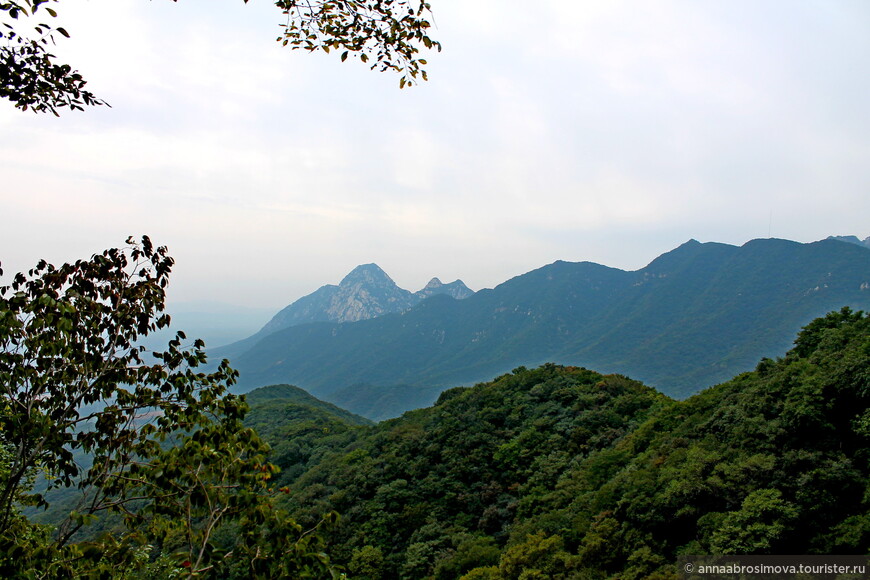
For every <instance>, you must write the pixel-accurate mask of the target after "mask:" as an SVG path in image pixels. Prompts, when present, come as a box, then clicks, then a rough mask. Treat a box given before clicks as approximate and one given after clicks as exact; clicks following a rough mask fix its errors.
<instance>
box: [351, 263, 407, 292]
mask: <svg viewBox="0 0 870 580" xmlns="http://www.w3.org/2000/svg"><path fill="white" fill-rule="evenodd" d="M353 284H376V285H379V286H396V283H395V282H393V279H392V278H390V277H389V276H388V275H387V273H386V272H384V271H383V270H382V269H381V267H380V266H378V265H377V264H374V263H372V264H361V265H359V266H357V267H356V268H354V269H353V270H351V271H350V273H349V274H348V275H347V276H345V277H344V278H342V280H341V282H340V283H339V284H338V285H339V287H344V286H351V285H353ZM396 287H397V288H398V286H396Z"/></svg>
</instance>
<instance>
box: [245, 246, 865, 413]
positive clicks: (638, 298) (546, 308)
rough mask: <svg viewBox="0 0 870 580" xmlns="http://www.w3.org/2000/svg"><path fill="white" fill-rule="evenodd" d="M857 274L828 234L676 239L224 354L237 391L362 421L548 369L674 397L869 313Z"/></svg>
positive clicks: (854, 261) (305, 329)
mask: <svg viewBox="0 0 870 580" xmlns="http://www.w3.org/2000/svg"><path fill="white" fill-rule="evenodd" d="M867 272H870V252H867V251H866V249H865V248H862V247H859V246H856V245H854V244H844V243H842V242H837V241H833V240H828V241H822V242H816V243H812V244H798V243H796V242H788V241H785V240H755V241H752V242H749V243H747V244H746V245H744V246H742V247H735V246H729V245H725V244H713V243H707V244H701V243H699V242H688V243H686V244H683V245H682V246H680V247H679V248H677V249H675V250H673V251H671V252H669V253H667V254H664V255H663V256H661V257H659V258H657V259H656V260H654V261H653V262H652V263H651V264H649V265H648V266H646V267H645V268H642V269H640V270H637V271H634V272H626V271H622V270H617V269H614V268H606V267H604V266H600V265H597V264H591V263H589V262H581V263H567V262H556V263H553V264H550V265H548V266H544V267H542V268H539V269H537V270H534V271H532V272H528V273H527V274H523V275H522V276H517V277H515V278H512V279H511V280H508V281H507V282H505V283H503V284H500V285H498V286H497V287H495V288H493V289H492V290H488V291H484V292H478V293H476V294H474V295H473V296H470V297H468V298H466V299H464V300H450V299H449V298H448V297H446V296H442V297H440V298H441V299H438V298H439V297H437V296H436V297H433V298H431V299H428V300H425V301H423V302H422V303H420V304H419V305H417V306H416V307H414V308H413V309H411V310H409V311H407V312H405V313H404V314H402V315H401V316H381V317H378V318H375V319H373V320H369V321H366V322H365V323H352V324H316V325H315V324H310V325H301V326H294V327H291V328H286V329H284V330H282V331H281V332H277V333H274V334H272V335H270V336H265V337H261V339H259V340H258V342H257V343H256V344H249V345H247V347H246V349H247V350H246V352H243V353H238V354H237V355H236V354H233V355H232V356H231V358H230V360H231V362H232V364H233V366H234V368H237V369H239V371H240V372H241V378H240V386H242V387H255V386H260V385H264V384H273V383H281V382H289V383H292V384H297V385H299V386H302V387H303V388H305V389H307V390H309V391H310V392H311V393H312V394H313V395H315V396H318V397H321V398H327V399H328V400H330V401H332V402H334V403H336V404H338V405H341V406H343V407H345V408H347V409H349V410H351V411H353V412H355V413H358V414H362V415H365V416H367V417H369V418H383V415H381V414H380V413H381V412H382V411H383V410H384V409H389V410H390V411H393V412H394V414H393V415H390V416H398V415H399V414H400V413H401V412H402V411H405V410H409V409H414V408H419V407H422V406H428V405H431V404H432V402H434V401H435V399H436V396H435V393H436V392H437V391H438V390H441V389H443V388H445V387H453V386H457V385H468V384H474V383H475V382H479V381H483V380H489V379H490V378H492V377H494V376H498V375H500V374H502V373H504V372H506V371H507V370H509V369H512V368H514V367H517V366H519V365H526V366H533V365H538V364H541V363H543V362H547V361H550V362H556V363H561V364H566V365H571V364H574V365H582V366H586V367H588V368H593V369H609V370H610V371H612V372H619V373H620V374H624V375H627V376H630V377H632V378H634V379H637V380H641V381H643V382H644V383H645V384H647V385H650V386H653V387H656V388H658V389H659V390H661V391H662V392H664V393H665V394H667V395H669V396H672V397H674V398H685V397H688V396H690V395H692V394H694V393H697V392H698V391H700V390H701V389H702V388H705V387H707V386H711V385H715V384H718V383H721V382H725V381H727V380H729V379H731V378H732V377H733V376H734V375H736V374H738V373H741V372H745V371H747V370H751V369H752V368H754V367H755V365H756V363H757V362H758V361H759V359H761V358H762V357H775V356H781V355H782V354H783V353H785V352H786V351H787V350H788V349H789V347H790V343H791V341H792V339H793V338H794V336H795V335H796V334H797V332H798V331H799V330H800V328H801V327H802V326H803V325H805V324H807V323H808V322H809V321H811V320H813V319H814V318H816V317H819V316H824V315H825V313H827V312H829V311H831V310H833V309H839V308H840V307H841V306H843V305H850V306H852V307H853V308H855V309H856V310H857V309H863V310H870V292H868V291H867V290H866V289H865V290H861V288H862V284H864V283H865V282H867V281H868V277H867ZM864 287H865V288H866V286H864ZM361 344H364V345H365V348H360V347H359V345H361ZM366 383H368V384H369V385H374V386H368V387H362V388H360V387H358V385H364V384H366ZM392 385H406V386H402V387H392ZM343 386H346V387H347V388H345V389H342V388H341V387H343ZM429 396H431V398H429V399H426V398H425V397H429ZM373 401H376V402H377V406H375V405H372V402H373Z"/></svg>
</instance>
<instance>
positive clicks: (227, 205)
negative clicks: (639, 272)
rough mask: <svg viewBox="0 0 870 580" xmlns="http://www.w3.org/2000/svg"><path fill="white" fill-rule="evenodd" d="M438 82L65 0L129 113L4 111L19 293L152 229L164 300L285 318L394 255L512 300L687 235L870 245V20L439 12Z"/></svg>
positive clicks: (86, 68)
mask: <svg viewBox="0 0 870 580" xmlns="http://www.w3.org/2000/svg"><path fill="white" fill-rule="evenodd" d="M431 4H432V9H433V12H434V14H433V21H434V23H435V25H436V28H435V30H434V31H433V34H432V36H433V37H434V38H435V39H437V40H440V41H441V42H442V44H443V51H442V52H440V53H436V52H433V53H431V54H428V55H425V56H426V58H427V59H428V61H429V64H428V65H427V66H426V69H427V70H428V73H429V78H430V80H429V82H428V83H422V84H421V85H420V86H417V87H413V88H411V89H404V90H400V89H399V86H398V84H399V76H398V75H395V74H392V73H378V72H373V71H370V70H369V69H368V66H366V65H364V64H362V63H360V62H359V61H358V60H356V59H348V61H347V62H344V63H341V62H340V61H339V59H338V55H336V54H335V53H331V54H329V55H326V54H308V53H304V52H302V51H290V50H288V49H287V48H284V47H281V46H280V45H279V44H278V43H276V42H275V39H276V37H277V36H278V35H279V33H280V29H279V27H278V24H279V23H280V22H281V21H282V17H281V14H280V12H279V11H278V10H277V9H276V8H275V6H274V5H273V4H271V3H270V2H268V1H267V0H251V2H249V3H248V4H245V3H243V2H242V0H180V1H178V2H177V3H176V2H170V1H168V0H152V1H145V0H62V1H61V2H59V3H57V4H56V5H55V8H56V10H57V12H58V14H59V15H58V18H57V19H54V21H53V23H54V24H56V25H62V26H64V27H65V28H66V29H67V30H68V31H69V32H70V34H71V35H72V38H71V39H63V38H59V40H58V44H57V46H56V47H55V48H54V53H55V54H57V55H58V57H59V59H60V60H62V61H65V62H69V63H70V64H72V65H73V66H74V68H76V69H78V70H79V71H80V72H81V73H82V74H83V75H84V76H85V78H86V79H88V81H89V84H88V88H89V89H90V90H91V91H93V92H94V93H96V94H97V95H98V96H99V97H101V98H104V99H105V100H107V101H108V102H109V103H110V104H111V108H108V107H99V108H89V109H87V110H86V111H85V112H75V113H65V114H63V115H62V116H61V117H60V118H55V117H54V116H52V115H35V114H32V113H30V112H27V113H22V112H20V111H18V110H16V109H14V108H12V106H11V105H10V104H8V103H6V104H3V102H0V176H2V180H0V214H2V217H3V227H2V228H0V262H2V267H3V269H4V270H5V271H6V274H7V276H6V279H8V277H9V274H11V273H13V272H17V271H22V270H26V269H28V268H30V267H32V266H33V265H35V263H36V262H37V261H38V260H39V259H41V258H45V259H47V260H49V261H50V262H53V263H61V262H64V261H71V260H75V259H78V258H83V257H87V256H89V255H91V254H92V253H94V252H99V251H101V250H102V249H105V248H109V247H116V246H119V245H123V243H124V240H125V239H126V238H127V236H129V235H134V236H139V235H142V234H147V235H149V236H150V237H151V238H152V239H153V240H154V241H155V242H156V243H158V244H161V245H167V246H168V247H169V249H170V253H171V254H172V255H173V256H174V257H175V258H176V260H177V263H176V266H175V268H174V270H173V275H172V283H171V285H170V290H169V300H170V303H171V304H172V303H177V304H182V303H183V304H189V303H195V302H203V303H222V304H229V305H235V306H238V307H239V308H242V307H245V308H258V309H263V310H269V309H272V310H274V311H277V310H278V309H280V308H281V307H283V306H285V305H287V304H289V303H291V302H293V301H294V300H296V299H297V298H299V297H301V296H303V295H305V294H308V293H310V292H312V291H314V290H315V289H317V288H318V287H319V286H321V285H323V284H327V283H332V284H336V283H338V282H339V281H340V280H341V278H342V277H343V276H344V275H345V274H347V273H348V272H349V271H350V270H351V269H352V268H353V267H354V266H356V265H358V264H363V263H369V262H376V263H377V264H379V265H380V266H381V267H382V268H383V269H384V270H385V271H386V272H387V273H388V274H389V275H390V276H391V277H392V278H393V279H394V280H395V281H396V282H397V283H398V284H399V285H400V286H402V287H403V288H407V289H409V290H412V291H415V290H418V289H420V288H422V287H423V286H424V285H425V284H426V283H427V282H428V280H429V279H430V278H432V277H434V276H437V277H439V278H441V280H442V281H444V282H449V281H452V280H455V279H457V278H459V279H462V280H463V281H465V283H466V284H467V285H468V286H470V287H471V288H472V289H475V290H477V289H480V288H484V287H493V286H495V285H497V284H499V283H501V282H503V281H505V280H507V279H509V278H511V277H513V276H516V275H520V274H523V273H525V272H527V271H529V270H532V269H534V268H537V267H540V266H543V265H545V264H547V263H551V262H553V261H555V260H567V261H584V260H589V261H593V262H597V263H601V264H605V265H608V266H613V267H618V268H622V269H627V270H634V269H638V268H641V267H643V266H644V265H646V264H647V263H649V262H650V261H651V260H653V259H654V258H655V257H656V256H658V255H660V254H662V253H664V252H667V251H669V250H671V249H673V248H675V247H677V246H678V245H680V244H681V243H683V242H685V241H687V240H689V239H692V238H694V239H697V240H700V241H704V242H706V241H716V242H724V243H729V244H737V245H740V244H743V243H745V242H747V241H748V240H751V239H754V238H764V237H779V238H786V239H791V240H796V241H799V242H811V241H815V240H819V239H823V238H825V237H827V236H828V235H850V234H854V235H857V236H859V237H861V238H864V237H866V236H868V235H870V74H868V70H870V3H868V2H866V0H854V1H846V0H819V1H810V0H797V1H795V0H783V1H778V0H766V1H764V2H758V1H757V0H721V1H713V0H711V1H705V2H698V1H696V0H686V1H665V0H655V1H649V2H647V1H643V2H641V1H638V0H636V1H634V2H623V1H619V0H609V1H607V2H582V1H580V2H577V1H575V2H569V1H567V0H560V1H557V0H538V1H537V2H535V3H529V2H519V1H515V0H497V1H496V0H474V1H473V2H470V1H468V0H431Z"/></svg>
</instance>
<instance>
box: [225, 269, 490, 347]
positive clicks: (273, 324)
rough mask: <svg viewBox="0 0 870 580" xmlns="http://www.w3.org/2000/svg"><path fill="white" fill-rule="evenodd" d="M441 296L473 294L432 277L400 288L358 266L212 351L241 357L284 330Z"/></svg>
mask: <svg viewBox="0 0 870 580" xmlns="http://www.w3.org/2000/svg"><path fill="white" fill-rule="evenodd" d="M439 294H444V295H447V296H450V297H452V298H455V299H457V300H462V299H463V298H468V297H469V296H471V295H472V294H474V291H472V290H471V289H469V288H468V286H466V285H465V283H464V282H462V280H455V281H453V282H451V283H449V284H444V283H442V282H441V280H439V279H438V278H432V279H431V280H430V281H429V283H428V284H426V286H425V287H423V289H422V290H418V291H417V292H410V291H408V290H405V289H404V288H400V287H399V286H398V285H397V284H396V283H395V282H394V281H393V279H392V278H390V277H389V276H388V275H387V273H386V272H384V271H383V270H382V269H381V268H380V266H378V265H377V264H362V265H360V266H357V267H356V268H354V269H353V270H351V272H350V273H349V274H348V275H347V276H345V277H344V278H343V279H342V280H341V282H340V283H339V284H338V286H336V285H334V284H326V285H325V286H321V287H320V288H318V289H317V290H315V291H314V292H312V293H311V294H309V295H307V296H303V297H302V298H300V299H299V300H297V301H295V302H293V303H292V304H290V305H289V306H287V307H286V308H283V309H282V310H281V311H280V312H278V314H276V315H275V316H273V317H272V319H271V320H269V322H267V323H266V324H265V326H263V327H262V328H261V329H260V330H259V331H258V332H257V333H256V334H254V335H253V336H250V337H248V338H246V339H244V340H241V341H238V342H236V343H234V344H230V345H227V346H226V347H223V348H220V349H218V350H216V351H215V353H216V355H217V356H220V357H230V358H232V357H233V356H234V355H238V354H241V353H243V352H245V351H246V350H247V349H249V348H251V347H252V346H254V345H255V344H256V343H257V342H258V341H259V340H261V339H263V338H265V337H267V336H269V335H271V334H273V333H275V332H278V331H280V330H283V329H285V328H290V327H291V326H297V325H300V324H308V323H312V322H334V323H343V322H358V321H360V320H369V319H371V318H376V317H378V316H383V315H384V314H390V313H394V312H403V311H405V310H408V309H410V308H413V307H414V306H416V305H417V304H419V303H420V302H421V301H423V300H425V299H426V298H430V297H432V296H436V295H439Z"/></svg>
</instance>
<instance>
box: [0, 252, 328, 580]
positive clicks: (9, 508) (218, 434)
mask: <svg viewBox="0 0 870 580" xmlns="http://www.w3.org/2000/svg"><path fill="white" fill-rule="evenodd" d="M128 244H129V245H128V246H127V247H126V248H122V249H111V250H107V251H105V252H103V253H101V254H97V255H94V256H93V257H92V258H91V259H89V260H79V261H77V262H75V263H74V264H64V265H62V266H60V267H57V268H56V267H54V266H52V265H51V264H47V263H45V262H41V263H40V264H39V265H37V267H36V268H34V269H33V270H31V271H30V272H29V273H28V274H26V275H25V274H18V275H16V276H15V277H14V278H13V280H12V283H11V285H10V286H5V287H2V288H0V459H2V464H0V576H2V577H4V578H18V577H23V578H28V577H35V578H54V577H131V578H135V577H149V575H150V576H151V577H160V576H164V575H169V574H170V573H172V574H175V575H176V576H193V575H202V574H205V573H210V574H216V573H217V572H218V571H222V573H224V574H235V575H237V576H239V577H244V578H248V577H265V578H273V577H280V576H285V577H286V576H295V577H304V575H305V574H312V575H314V576H316V577H324V576H326V575H329V574H330V566H329V563H328V561H327V560H326V558H325V556H323V555H322V554H321V550H320V548H319V542H320V540H319V537H318V535H317V534H315V533H311V532H312V530H308V531H303V530H302V529H301V528H300V527H299V526H298V525H297V524H296V523H295V522H294V521H293V520H291V519H290V518H289V517H288V516H287V514H286V513H285V512H282V511H280V510H276V509H274V506H273V499H274V495H275V493H278V492H274V491H271V490H270V488H269V483H270V479H271V478H272V477H273V476H274V474H275V473H276V472H277V468H276V467H275V466H273V465H271V464H270V463H267V462H266V460H265V455H266V453H267V452H268V449H269V448H268V446H267V445H266V444H265V443H264V442H263V441H262V440H261V439H260V437H259V436H258V435H257V433H256V432H255V431H254V430H253V429H250V428H245V427H244V426H243V423H242V420H243V418H244V416H245V414H246V412H247V410H248V406H247V404H246V403H245V401H244V398H242V397H237V396H235V395H231V394H228V393H227V388H228V387H229V386H230V385H231V384H232V383H233V382H234V381H235V377H236V373H235V371H233V370H232V369H230V368H229V366H228V365H227V362H226V361H223V362H222V363H221V364H220V365H219V366H218V368H217V369H216V370H215V371H214V372H210V373H205V372H200V370H199V368H198V367H201V365H203V363H205V362H206V357H205V353H204V344H203V343H202V341H199V340H197V341H194V343H193V345H192V347H184V346H183V344H182V341H184V340H185V336H184V334H183V333H181V332H179V333H177V335H176V338H174V339H173V340H171V341H170V342H169V344H168V347H167V349H166V350H165V351H162V352H146V351H145V349H144V348H142V347H140V346H138V341H139V339H140V338H141V337H143V336H145V335H147V334H148V333H149V332H151V331H154V330H156V329H159V328H163V327H166V326H167V325H168V324H169V322H170V320H169V317H168V316H167V315H166V314H165V313H164V299H165V289H166V286H167V284H168V279H169V273H170V270H171V267H172V264H173V260H172V258H171V257H169V256H168V255H167V251H166V248H164V247H155V246H153V245H152V243H151V241H150V240H149V239H148V238H147V237H145V238H142V240H141V242H134V241H133V240H132V239H130V240H128ZM37 483H40V484H41V488H45V487H47V488H48V491H51V490H52V489H58V488H59V489H67V490H77V492H75V493H72V498H73V501H72V503H70V504H68V505H65V506H64V507H65V508H66V509H64V510H61V512H60V513H59V515H58V516H57V518H56V519H55V522H54V524H55V525H53V526H50V527H46V526H40V525H37V524H34V523H32V522H31V521H29V520H28V519H27V518H25V517H23V516H22V514H21V508H22V507H23V506H28V505H29V506H37V507H48V499H47V497H48V495H47V494H46V493H42V492H39V493H37V492H36V491H35V485H36V484H37ZM331 517H332V516H331V515H329V516H327V517H326V518H324V520H323V521H326V520H329V519H331ZM322 523H323V522H322V521H321V522H318V523H317V524H316V525H315V527H318V526H320V525H321V524H322ZM228 529H231V532H227V530H228ZM100 532H104V533H100Z"/></svg>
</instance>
